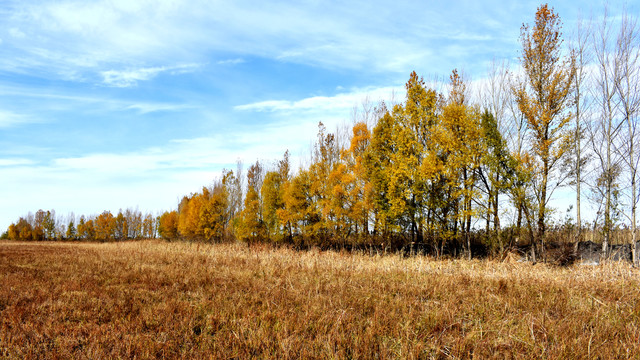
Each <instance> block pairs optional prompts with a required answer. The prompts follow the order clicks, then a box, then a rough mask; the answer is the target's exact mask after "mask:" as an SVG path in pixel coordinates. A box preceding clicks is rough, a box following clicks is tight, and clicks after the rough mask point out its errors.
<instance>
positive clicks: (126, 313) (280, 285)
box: [0, 241, 640, 359]
mask: <svg viewBox="0 0 640 360" xmlns="http://www.w3.org/2000/svg"><path fill="white" fill-rule="evenodd" d="M639 275H640V274H639V273H638V271H636V270H634V269H632V268H630V267H629V266H627V265H624V264H610V265H603V266H599V267H591V266H575V267H569V268H558V267H551V266H546V265H541V264H538V265H531V264H526V263H517V262H509V261H506V262H493V261H463V260H446V261H436V260H433V259H431V258H426V257H410V258H403V257H400V256H395V255H388V256H368V255H362V254H349V253H339V252H331V251H329V252H319V251H303V252H298V251H293V250H287V249H271V248H248V247H246V246H242V245H204V244H195V243H194V244H191V243H165V242H161V241H143V242H127V243H104V244H85V243H83V244H72V243H10V242H0V358H47V359H55V358H90V359H106V358H215V359H225V358H265V359H291V358H295V359H297V358H323V359H325V358H340V359H342V358H382V359H385V358H401V359H412V358H453V359H456V358H482V359H484V358H558V359H571V358H629V357H638V356H640V355H638V354H640V329H639V325H640V302H639V300H640V281H639V279H640V277H639Z"/></svg>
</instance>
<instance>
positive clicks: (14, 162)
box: [0, 159, 34, 166]
mask: <svg viewBox="0 0 640 360" xmlns="http://www.w3.org/2000/svg"><path fill="white" fill-rule="evenodd" d="M33 164H34V161H33V160H29V159H0V166H22V165H33Z"/></svg>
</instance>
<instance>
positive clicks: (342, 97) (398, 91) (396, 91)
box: [234, 86, 405, 112]
mask: <svg viewBox="0 0 640 360" xmlns="http://www.w3.org/2000/svg"><path fill="white" fill-rule="evenodd" d="M404 92H405V90H404V88H403V87H399V86H395V87H394V86H387V87H379V88H363V89H352V90H351V91H350V92H345V93H339V94H336V95H333V96H312V97H308V98H304V99H301V100H295V101H291V100H265V101H259V102H255V103H251V104H244V105H238V106H235V107H234V109H235V110H240V111H258V112H262V111H293V110H337V109H341V110H349V109H352V108H353V107H354V106H358V105H359V104H360V103H362V101H363V100H365V99H369V100H371V101H373V102H377V101H380V100H383V101H386V102H390V101H391V100H392V98H395V100H398V96H401V97H402V98H403V97H404Z"/></svg>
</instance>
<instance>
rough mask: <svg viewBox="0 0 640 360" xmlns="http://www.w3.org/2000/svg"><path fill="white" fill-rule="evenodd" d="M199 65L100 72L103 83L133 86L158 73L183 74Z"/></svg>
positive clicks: (116, 85) (114, 85)
mask: <svg viewBox="0 0 640 360" xmlns="http://www.w3.org/2000/svg"><path fill="white" fill-rule="evenodd" d="M198 67H199V65H197V64H185V65H177V66H159V67H150V68H140V69H133V70H108V71H103V72H101V75H102V77H103V80H104V83H105V84H106V85H107V86H113V87H129V86H134V85H136V84H137V83H138V81H147V80H151V79H153V78H154V77H156V76H157V75H158V74H160V73H163V72H168V73H170V74H172V75H175V74H183V73H187V72H192V71H195V70H196V69H197V68H198Z"/></svg>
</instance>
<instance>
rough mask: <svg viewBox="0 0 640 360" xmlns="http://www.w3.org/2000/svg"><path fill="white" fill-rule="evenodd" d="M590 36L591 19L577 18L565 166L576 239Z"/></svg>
mask: <svg viewBox="0 0 640 360" xmlns="http://www.w3.org/2000/svg"><path fill="white" fill-rule="evenodd" d="M590 37H591V22H590V21H589V22H588V23H586V24H584V23H583V22H582V19H578V23H577V26H576V30H575V33H574V36H573V38H572V41H571V44H570V48H571V52H572V53H573V56H574V58H575V65H576V76H575V78H574V93H573V103H574V119H575V125H574V126H575V127H574V132H573V147H572V149H571V150H572V152H573V156H571V157H567V160H568V164H567V165H568V166H567V168H568V169H567V170H568V173H569V174H570V176H571V177H573V180H572V184H573V185H574V186H575V190H576V225H577V228H578V234H577V236H578V240H580V239H581V237H582V217H581V209H582V206H581V189H582V183H583V179H582V173H583V168H584V166H585V163H586V161H587V159H588V156H586V155H585V153H584V150H583V144H582V141H583V140H584V138H585V133H586V131H585V126H584V122H585V119H587V118H588V115H589V114H588V112H589V107H590V105H591V101H590V99H589V97H588V96H585V95H586V94H585V93H586V90H587V89H588V87H589V84H588V83H587V82H588V80H589V71H588V65H589V64H590V63H591V60H592V53H591V51H590V50H591V48H590V47H589V41H590Z"/></svg>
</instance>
